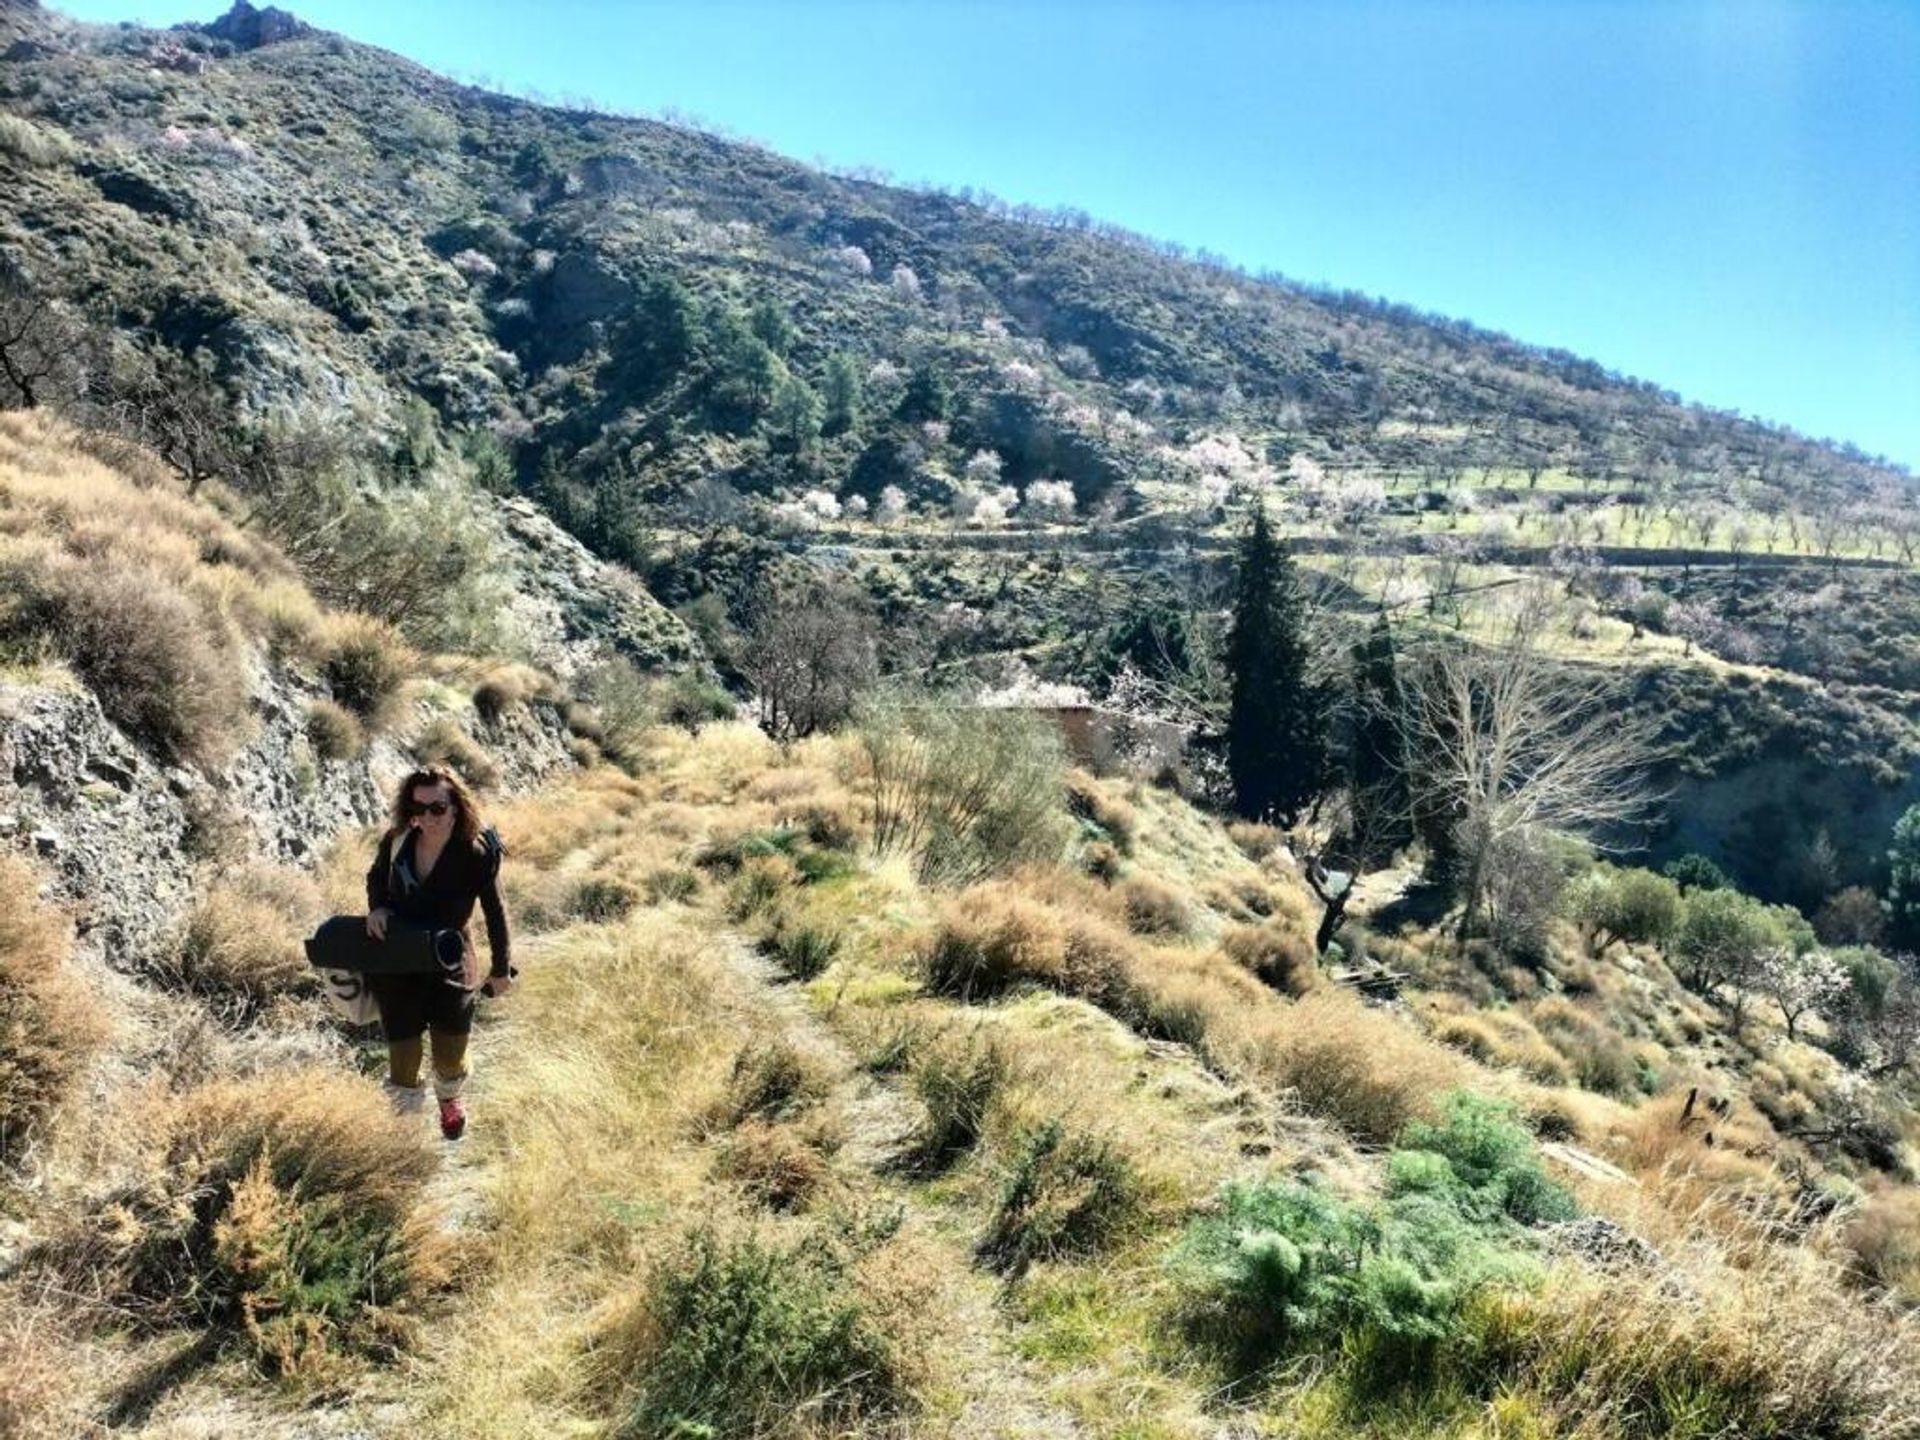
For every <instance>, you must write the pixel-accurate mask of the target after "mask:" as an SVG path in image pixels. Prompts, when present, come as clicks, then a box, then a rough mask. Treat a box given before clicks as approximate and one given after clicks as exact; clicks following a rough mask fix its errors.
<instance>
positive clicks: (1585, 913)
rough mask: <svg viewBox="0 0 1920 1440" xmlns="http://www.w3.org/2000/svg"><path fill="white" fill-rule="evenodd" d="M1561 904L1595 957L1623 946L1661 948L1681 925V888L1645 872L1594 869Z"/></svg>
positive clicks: (1673, 882)
mask: <svg viewBox="0 0 1920 1440" xmlns="http://www.w3.org/2000/svg"><path fill="white" fill-rule="evenodd" d="M1563 903H1564V904H1565V906H1566V910H1567V914H1568V915H1569V916H1570V917H1571V918H1572V919H1573V920H1575V921H1576V922H1578V923H1579V925H1580V926H1581V928H1582V929H1583V930H1584V931H1585V932H1586V935H1587V945H1588V948H1589V949H1590V950H1591V951H1592V952H1593V953H1594V954H1596V955H1604V954H1606V953H1607V951H1608V950H1610V949H1612V948H1613V946H1615V945H1617V944H1619V943H1621V942H1622V941H1625V942H1627V943H1629V944H1635V945H1643V944H1659V943H1662V942H1664V941H1665V940H1666V939H1667V938H1668V937H1669V936H1670V935H1671V934H1672V933H1673V931H1674V928H1675V927H1676V926H1677V925H1678V924H1679V923H1680V914H1681V900H1680V887H1679V885H1678V884H1677V883H1676V882H1675V881H1673V880H1671V879H1669V878H1667V877H1666V876H1664V875H1655V874H1654V873H1653V872H1652V871H1649V870H1616V869H1614V868H1613V867H1612V866H1609V865H1599V866H1595V867H1594V868H1593V869H1592V870H1589V871H1588V872H1587V873H1586V874H1585V875H1582V876H1581V877H1580V878H1579V879H1577V880H1575V881H1574V882H1573V883H1572V884H1571V885H1569V886H1568V887H1567V891H1566V894H1565V896H1564V897H1563Z"/></svg>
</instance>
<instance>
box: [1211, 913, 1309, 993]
mask: <svg viewBox="0 0 1920 1440" xmlns="http://www.w3.org/2000/svg"><path fill="white" fill-rule="evenodd" d="M1220 948H1221V949H1222V950H1223V951H1225V952H1226V956H1227V958H1228V959H1229V960H1231V961H1233V962H1234V964H1236V965H1241V966H1244V967H1245V968H1247V969H1248V970H1251V971H1252V972H1253V973H1254V974H1255V975H1258V976H1259V977H1260V978H1261V979H1262V980H1264V981H1265V982H1266V983H1267V984H1269V985H1271V986H1272V987H1273V988H1274V989H1276V990H1278V991H1280V993H1281V994H1283V995H1293V996H1300V995H1304V994H1306V993H1307V991H1309V990H1311V989H1312V988H1313V987H1314V986H1315V985H1317V984H1319V983H1320V957H1319V956H1317V955H1316V954H1314V951H1313V941H1312V939H1311V938H1309V937H1308V936H1306V935H1303V934H1301V933H1300V931H1299V930H1297V929H1295V928H1294V926H1293V925H1291V924H1290V923H1288V921H1287V920H1285V919H1284V918H1281V917H1275V918H1273V919H1270V920H1267V921H1265V922H1263V923H1261V924H1259V925H1234V926H1230V927H1228V929H1227V931H1226V933H1225V934H1223V935H1222V936H1221V937H1220Z"/></svg>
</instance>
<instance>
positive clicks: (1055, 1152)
mask: <svg viewBox="0 0 1920 1440" xmlns="http://www.w3.org/2000/svg"><path fill="white" fill-rule="evenodd" d="M1145 1200H1146V1188H1145V1186H1144V1184H1143V1183H1142V1181H1141V1178H1140V1176H1139V1174H1138V1172H1137V1171H1136V1170H1135V1169H1134V1166H1133V1163H1132V1162H1131V1161H1130V1160H1129V1159H1128V1158H1127V1157H1126V1156H1125V1155H1124V1154H1123V1153H1122V1152H1120V1151H1119V1150H1117V1149H1116V1148H1114V1146H1113V1145H1112V1144H1110V1143H1108V1142H1107V1141H1105V1140H1101V1139H1098V1138H1096V1137H1094V1136H1091V1135H1085V1134H1081V1133H1080V1132H1078V1131H1070V1130H1068V1129H1067V1128H1066V1127H1065V1126H1064V1125H1063V1124H1061V1122H1060V1121H1058V1120H1047V1121H1044V1122H1042V1123H1041V1124H1039V1125H1037V1126H1035V1127H1034V1128H1033V1129H1031V1130H1029V1131H1027V1132H1026V1133H1025V1134H1024V1135H1021V1136H1020V1137H1018V1138H1017V1139H1016V1140H1015V1142H1014V1147H1013V1153H1012V1156H1011V1158H1010V1159H1009V1161H1008V1164H1007V1171H1006V1176H1005V1179H1004V1180H1003V1181H1002V1183H1001V1187H1000V1196H999V1199H998V1201H997V1203H996V1205H995V1207H994V1213H993V1219H992V1220H991V1222H990V1223H989V1224H988V1227H987V1233H986V1235H985V1236H984V1237H982V1239H981V1242H980V1253H981V1254H982V1255H984V1256H985V1257H987V1258H988V1259H989V1260H991V1261H992V1262H993V1263H994V1264H995V1265H997V1266H999V1267H1000V1268H1002V1269H1003V1270H1006V1271H1008V1272H1010V1273H1013V1274H1018V1273H1020V1272H1021V1271H1023V1270H1025V1269H1026V1268H1027V1266H1028V1265H1030V1264H1032V1263H1033V1262H1034V1261H1035V1260H1052V1259H1058V1258H1060V1257H1062V1256H1070V1255H1087V1254H1091V1253H1093V1252H1094V1251H1097V1250H1100V1249H1102V1248H1104V1247H1105V1246H1106V1245H1107V1244H1109V1243H1110V1242H1111V1241H1113V1240H1114V1239H1115V1238H1116V1237H1117V1236H1118V1235H1119V1234H1120V1233H1121V1232H1122V1231H1124V1230H1125V1229H1126V1228H1127V1227H1128V1226H1129V1225H1131V1224H1132V1223H1134V1222H1135V1221H1136V1220H1137V1219H1138V1218H1139V1217H1140V1215H1141V1214H1142V1213H1143V1210H1144V1206H1145Z"/></svg>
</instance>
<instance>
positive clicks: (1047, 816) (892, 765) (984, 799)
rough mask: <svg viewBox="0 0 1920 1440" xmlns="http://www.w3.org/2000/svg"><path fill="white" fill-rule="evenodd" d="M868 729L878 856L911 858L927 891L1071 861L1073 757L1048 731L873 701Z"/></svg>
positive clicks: (962, 712)
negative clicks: (1067, 786)
mask: <svg viewBox="0 0 1920 1440" xmlns="http://www.w3.org/2000/svg"><path fill="white" fill-rule="evenodd" d="M859 728H860V743H861V747H862V749H863V751H864V752H865V755H866V760H867V765H868V771H869V775H870V782H869V783H870V786H871V789H870V798H871V800H872V803H873V815H874V825H873V847H874V852H875V853H876V854H879V855H889V854H896V853H897V854H905V855H909V856H911V857H912V858H913V860H914V864H915V868H916V870H917V871H918V873H919V876H920V878H921V879H922V880H923V881H926V882H928V883H930V884H939V885H962V884H966V883H968V882H969V881H973V880H978V879H982V878H984V877H985V876H988V875H993V874H997V873H1000V872H1003V871H1006V870H1009V869H1012V868H1013V867H1014V866H1016V865H1019V864H1021V863H1022V862H1024V861H1029V860H1038V861H1051V860H1057V859H1058V858H1059V857H1060V856H1061V854H1062V853H1063V852H1064V851H1065V849H1066V845H1067V839H1068V836H1069V833H1070V827H1069V823H1068V819H1067V814H1066V807H1065V805H1064V804H1063V789H1062V774H1063V772H1064V769H1065V763H1066V762H1065V753H1064V751H1063V750H1062V748H1061V743H1060V737H1059V734H1058V733H1057V732H1056V731H1055V730H1054V728H1053V727H1052V726H1051V725H1049V724H1047V723H1046V722H1045V721H1043V720H1040V719H1038V718H1036V717H1033V716H1028V715H1022V714H1018V713H1016V712H1013V711H1008V710H982V709H978V708H974V707H970V706H966V705H961V704H949V703H943V702H939V701H933V700H929V701H927V702H924V703H917V704H908V703H901V702H899V701H897V700H893V699H874V700H871V701H869V702H868V703H867V704H866V705H865V706H864V707H863V709H862V711H861V715H860V722H859Z"/></svg>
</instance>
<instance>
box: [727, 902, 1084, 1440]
mask: <svg viewBox="0 0 1920 1440" xmlns="http://www.w3.org/2000/svg"><path fill="white" fill-rule="evenodd" d="M714 938H715V944H716V945H717V946H719V947H720V948H719V951H718V953H719V954H720V956H721V958H722V959H723V960H724V962H725V964H726V967H727V969H728V971H729V972H730V973H731V974H732V975H733V976H734V977H735V978H736V979H737V980H738V982H739V984H740V987H741V991H742V998H743V1000H745V1001H746V1003H748V1004H749V1005H750V1006H751V1007H752V1008H753V1009H754V1010H756V1011H757V1012H759V1013H761V1014H763V1015H767V1016H771V1017H772V1018H773V1019H774V1021H775V1022H776V1024H777V1025H778V1027H779V1030H780V1033H781V1035H782V1037H783V1038H784V1039H785V1040H786V1041H787V1042H788V1043H789V1044H791V1045H793V1046H794V1047H795V1048H796V1049H798V1050H800V1051H802V1052H804V1053H807V1054H810V1055H812V1056H815V1057H817V1058H818V1059H819V1060H821V1061H822V1062H824V1063H825V1065H826V1066H827V1067H828V1068H829V1070H830V1071H831V1073H832V1074H834V1075H835V1076H836V1077H837V1078H836V1080H835V1081H834V1084H833V1088H832V1090H831V1092H830V1093H829V1096H828V1102H827V1103H828V1104H829V1105H830V1106H831V1107H832V1109H833V1111H834V1113H836V1114H838V1116H839V1117H840V1119H841V1122H842V1124H843V1125H844V1127H845V1140H844V1143H843V1144H842V1146H841V1148H840V1150H839V1151H838V1153H837V1154H836V1156H835V1163H836V1165H837V1166H838V1168H839V1169H840V1171H841V1172H842V1175H843V1178H844V1179H845V1180H846V1181H847V1182H848V1183H849V1184H850V1185H852V1186H854V1187H855V1188H857V1189H858V1190H859V1191H861V1192H862V1193H865V1194H870V1195H879V1196H883V1197H885V1198H886V1199H887V1200H889V1201H891V1202H893V1203H895V1204H897V1205H899V1206H900V1207H901V1209H902V1210H903V1211H904V1212H905V1213H906V1214H907V1216H908V1221H907V1223H908V1225H909V1226H911V1227H913V1228H914V1229H915V1230H916V1231H917V1232H918V1235H919V1238H920V1239H921V1240H922V1241H923V1242H924V1243H925V1244H927V1245H928V1246H930V1247H931V1248H932V1249H933V1250H934V1251H935V1253H936V1254H938V1256H939V1258H940V1261H941V1264H940V1270H941V1277H940V1279H941V1291H942V1293H941V1296H940V1298H941V1301H942V1302H943V1305H944V1307H945V1311H946V1315H945V1318H946V1321H947V1324H946V1327H945V1332H946V1333H945V1341H946V1344H945V1357H944V1358H945V1362H946V1366H947V1368H948V1369H949V1372H950V1373H951V1374H952V1375H953V1376H954V1377H955V1379H956V1383H957V1384H959V1385H961V1386H963V1387H964V1393H963V1396H962V1399H961V1403H960V1410H959V1413H958V1414H957V1415H955V1416H954V1417H953V1418H952V1420H951V1422H950V1423H949V1424H947V1425H946V1426H944V1427H942V1428H939V1429H934V1428H931V1427H929V1428H925V1429H917V1430H916V1432H915V1433H916V1434H924V1435H928V1436H932V1435H935V1434H939V1435H941V1436H942V1437H944V1440H1075V1437H1081V1436H1084V1435H1086V1433H1087V1432H1086V1431H1085V1430H1083V1429H1082V1428H1081V1427H1080V1426H1079V1424H1078V1423H1077V1422H1076V1421H1075V1420H1074V1419H1073V1417H1072V1416H1070V1415H1068V1414H1067V1413H1066V1412H1065V1411H1064V1410H1062V1409H1061V1408H1060V1407H1059V1406H1058V1405H1057V1404H1055V1403H1054V1402H1053V1401H1052V1400H1050V1399H1049V1398H1048V1397H1047V1396H1046V1394H1045V1380H1044V1377H1042V1376H1041V1375H1039V1374H1037V1373H1036V1371H1035V1370H1034V1368H1033V1367H1030V1366H1029V1365H1028V1363H1027V1362H1026V1361H1024V1360H1023V1359H1021V1357H1020V1356H1019V1355H1017V1354H1016V1353H1014V1350H1013V1348H1012V1345H1011V1343H1010V1337H1009V1335H1008V1332H1007V1327H1006V1324H1005V1322H1004V1320H1003V1319H1002V1317H1001V1315H1000V1313H999V1294H1000V1285H999V1282H998V1281H997V1280H996V1279H995V1278H994V1277H993V1276H991V1275H989V1274H987V1273H985V1272H984V1271H982V1270H980V1269H979V1268H978V1267H977V1266H976V1265H975V1264H974V1263H973V1258H972V1255H971V1254H970V1253H969V1249H968V1246H967V1245H966V1244H965V1242H964V1240H962V1239H960V1238H957V1237H955V1236H953V1235H952V1234H951V1233H949V1232H950V1230H951V1226H950V1225H949V1226H942V1225H940V1224H939V1223H937V1220H936V1218H935V1217H934V1216H932V1215H930V1214H929V1213H928V1207H927V1205H926V1202H925V1201H924V1200H923V1199H922V1198H921V1197H920V1196H918V1195H916V1194H915V1193H914V1191H913V1187H912V1186H911V1185H909V1184H907V1183H906V1182H905V1181H904V1180H902V1179H901V1178H900V1177H899V1176H898V1175H896V1174H893V1173H891V1168H890V1167H891V1162H892V1161H894V1160H895V1159H896V1158H897V1157H898V1156H899V1154H900V1152H901V1151H902V1150H903V1149H904V1148H905V1146H906V1144H907V1141H908V1140H909V1138H910V1137H911V1136H912V1134H913V1132H914V1130H915V1129H916V1128H917V1126H918V1125H919V1123H920V1107H919V1105H918V1104H917V1103H916V1102H915V1101H914V1100H913V1099H912V1098H911V1097H910V1096H908V1095H907V1094H906V1093H905V1092H904V1091H902V1090H901V1089H900V1087H899V1086H897V1085H893V1084H890V1083H888V1082H886V1081H884V1080H881V1079H879V1078H878V1077H876V1076H873V1075H871V1074H868V1073H867V1072H866V1071H864V1070H862V1069H861V1068H860V1066H859V1065H858V1063H857V1062H856V1061H855V1058H854V1056H853V1053H852V1052H851V1051H850V1050H848V1049H847V1046H846V1044H845V1042H843V1041H842V1040H841V1039H840V1037H839V1036H838V1035H836V1034H835V1033H834V1031H833V1030H832V1028H831V1027H830V1026H829V1025H828V1024H827V1023H826V1022H825V1021H824V1020H822V1019H821V1018H820V1017H819V1016H817V1015H815V1014H814V1013H813V1010H812V1009H811V1007H810V1006H809V1005H808V1003H807V995H806V991H805V990H804V989H803V988H802V987H801V986H799V985H796V984H793V983H792V982H790V981H788V980H786V979H785V978H784V977H783V976H781V974H780V972H779V971H778V970H777V969H776V968H775V967H774V966H773V964H772V963H771V962H770V961H768V960H767V959H766V957H765V956H763V955H761V954H760V953H759V952H758V950H757V949H756V948H755V947H754V946H753V944H752V943H751V942H750V941H749V940H747V939H746V938H745V937H743V936H741V935H739V934H737V933H735V932H732V931H724V930H723V931H718V932H716V934H715V937H714Z"/></svg>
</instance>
